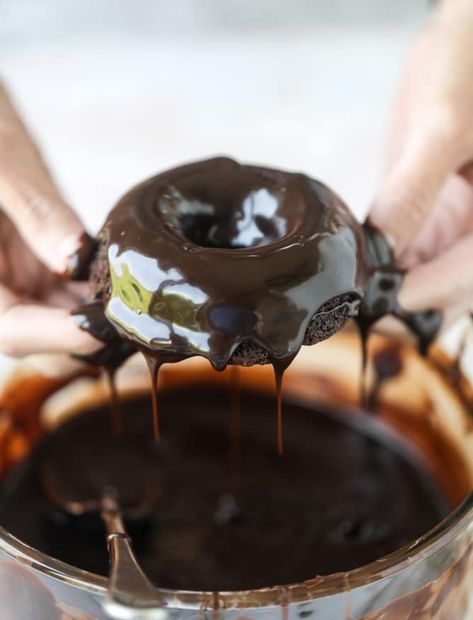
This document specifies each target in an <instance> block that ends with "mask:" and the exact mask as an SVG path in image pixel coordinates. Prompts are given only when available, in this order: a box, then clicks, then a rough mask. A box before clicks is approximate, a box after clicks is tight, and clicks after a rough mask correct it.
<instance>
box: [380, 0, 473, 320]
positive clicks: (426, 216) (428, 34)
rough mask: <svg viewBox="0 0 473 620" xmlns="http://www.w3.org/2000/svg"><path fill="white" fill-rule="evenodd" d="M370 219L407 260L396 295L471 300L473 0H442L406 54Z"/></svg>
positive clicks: (446, 302)
mask: <svg viewBox="0 0 473 620" xmlns="http://www.w3.org/2000/svg"><path fill="white" fill-rule="evenodd" d="M389 146H390V152H389V157H388V166H387V169H386V173H385V176H384V179H383V181H382V184H381V187H380V189H379V192H378V193H377V196H376V197H375V200H374V204H373V207H372V210H371V213H370V221H371V222H372V223H374V224H375V225H376V226H378V228H380V229H381V230H382V231H383V232H384V233H385V234H386V235H387V236H388V238H389V239H390V240H391V241H392V243H393V245H394V249H395V253H396V256H397V259H398V261H399V263H400V264H401V265H403V266H405V267H406V268H408V273H407V276H406V278H405V281H404V285H403V288H402V289H401V293H400V303H401V305H402V306H403V307H404V308H406V309H408V310H424V309H428V308H437V309H442V310H444V311H445V312H446V314H447V315H450V318H454V317H455V316H457V315H458V314H460V313H461V312H464V311H466V310H470V309H471V308H472V307H473V2H471V0H444V1H443V2H442V3H441V4H440V6H439V9H438V10H437V13H436V15H434V17H433V19H432V22H431V23H430V24H429V25H428V27H427V28H426V30H425V31H424V32H423V33H422V34H421V36H420V37H419V39H418V40H417V41H416V43H415V45H414V47H413V49H412V51H411V54H410V56H409V58H408V62H407V66H406V70H405V72H404V77H403V81H402V87H401V90H400V93H399V97H398V100H397V103H396V105H395V110H394V123H393V127H392V131H391V136H390V143H389Z"/></svg>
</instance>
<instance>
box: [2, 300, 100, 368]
mask: <svg viewBox="0 0 473 620" xmlns="http://www.w3.org/2000/svg"><path fill="white" fill-rule="evenodd" d="M102 346H103V344H102V343H100V342H99V341H98V340H95V338H93V337H92V336H90V334H88V333H86V332H84V331H82V330H81V329H79V328H78V327H77V325H76V323H75V321H74V319H73V317H71V315H70V314H69V312H68V311H67V310H63V309H62V308H48V307H46V306H39V305H26V304H19V305H12V306H10V307H9V308H8V309H6V310H4V312H2V313H1V314H0V352H1V353H3V354H4V355H10V356H13V357H21V356H24V355H30V354H32V353H76V354H88V353H94V352H96V351H98V350H99V349H100V348H101V347H102Z"/></svg>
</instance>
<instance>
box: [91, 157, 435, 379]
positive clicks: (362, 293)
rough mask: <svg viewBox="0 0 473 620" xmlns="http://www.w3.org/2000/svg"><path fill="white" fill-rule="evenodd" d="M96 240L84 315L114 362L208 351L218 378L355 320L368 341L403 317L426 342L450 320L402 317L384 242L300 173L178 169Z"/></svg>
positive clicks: (134, 199) (196, 166)
mask: <svg viewBox="0 0 473 620" xmlns="http://www.w3.org/2000/svg"><path fill="white" fill-rule="evenodd" d="M99 241H100V246H99V251H98V254H97V257H96V259H95V261H94V263H93V265H92V275H91V282H92V287H93V291H94V295H95V301H94V303H93V304H91V305H89V306H88V307H86V308H83V309H81V310H80V314H81V315H82V325H83V327H84V328H85V329H89V330H90V331H91V332H92V333H94V334H95V335H97V336H98V337H100V338H101V339H102V340H104V341H106V342H109V345H110V344H111V343H113V342H115V348H114V347H110V346H109V347H108V348H106V351H105V352H104V354H105V355H107V352H108V353H109V352H110V350H112V349H113V350H114V351H115V352H114V355H113V356H112V358H111V359H113V363H118V362H117V361H116V360H117V359H121V358H123V357H126V356H127V355H129V354H130V352H131V351H133V350H135V349H136V348H140V349H142V350H144V351H146V352H147V353H148V354H150V353H151V354H152V353H155V354H156V356H159V362H160V363H163V362H164V361H176V360H179V359H183V358H186V357H190V356H194V355H200V356H204V357H206V358H208V359H209V360H210V362H211V363H212V364H213V366H214V367H215V368H217V369H222V368H224V367H225V366H226V365H227V364H229V363H230V364H232V363H233V364H239V365H244V366H249V365H252V364H255V363H260V364H264V363H268V362H269V363H272V364H273V365H277V366H279V367H280V368H284V367H286V366H287V365H288V364H289V363H290V361H291V360H292V359H293V358H294V356H295V355H296V354H297V352H298V350H299V349H300V347H301V346H302V345H303V344H309V345H311V344H315V343H316V342H319V341H321V340H324V339H325V338H328V337H329V336H331V335H332V334H333V333H334V332H336V331H338V330H339V329H340V328H341V327H343V325H344V324H345V322H346V321H347V319H348V318H349V317H350V316H357V317H358V320H359V322H360V325H361V327H362V331H363V332H366V330H367V328H368V327H369V325H370V324H371V323H372V322H373V321H374V320H377V319H378V318H379V317H380V316H383V315H385V314H389V313H392V314H396V315H401V316H402V318H403V319H404V320H406V321H407V322H409V321H410V324H411V326H413V327H415V328H416V331H417V332H418V333H420V334H421V336H422V338H423V339H424V340H426V341H430V340H431V337H432V336H433V334H434V333H435V332H436V330H437V328H438V325H439V320H438V317H437V316H432V315H429V316H428V317H427V319H428V320H427V323H426V321H425V320H424V319H423V315H415V317H417V319H415V320H414V319H413V318H412V315H405V314H403V313H402V312H401V310H400V309H399V307H398V305H397V302H396V294H397V290H398V288H399V286H400V283H401V280H402V273H401V272H400V271H399V270H398V269H397V268H395V267H393V264H392V263H393V257H392V252H391V250H390V249H389V246H388V245H387V243H386V241H385V240H384V238H383V236H382V235H381V234H380V233H378V232H377V231H375V230H374V229H372V228H371V227H369V226H366V227H364V228H363V227H362V226H361V225H360V224H358V222H357V221H356V220H355V219H354V217H353V216H352V215H351V213H350V211H349V210H348V208H347V207H346V206H345V205H344V203H343V202H342V201H341V199H340V198H339V197H338V196H337V195H336V194H334V193H333V192H332V191H331V190H330V189H328V188H327V187H326V186H324V185H323V184H322V183H320V182H318V181H315V180H313V179H311V178H309V177H307V176H305V175H303V174H299V173H291V172H283V171H280V170H273V169H270V168H262V167H257V166H248V165H241V164H238V163H237V162H235V161H233V160H231V159H227V158H216V159H211V160H207V161H202V162H197V163H192V164H188V165H185V166H181V167H179V168H175V169H173V170H170V171H168V172H164V173H162V174H159V175H157V176H155V177H153V178H151V179H149V180H146V181H144V182H143V183H141V184H140V185H137V186H136V187H134V188H133V189H132V190H131V191H130V192H128V193H127V194H126V195H125V196H124V197H123V198H122V199H121V200H120V201H119V203H118V204H117V205H116V207H115V208H114V209H113V210H112V211H111V212H110V214H109V216H108V217H107V220H106V222H105V224H104V227H103V229H102V231H101V232H100V235H99ZM103 312H105V316H106V318H107V321H106V322H104V320H103ZM419 316H420V318H419ZM110 325H112V326H113V329H112V330H110ZM115 330H116V331H115ZM424 332H425V333H424ZM116 333H118V335H119V336H120V344H119V345H117V343H116V341H117V338H116ZM117 347H119V349H120V350H119V351H118V352H117ZM109 357H110V356H109ZM108 363H110V359H109V361H108Z"/></svg>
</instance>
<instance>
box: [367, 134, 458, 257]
mask: <svg viewBox="0 0 473 620" xmlns="http://www.w3.org/2000/svg"><path fill="white" fill-rule="evenodd" d="M427 127H428V126H424V128H423V129H419V130H418V131H416V132H415V133H414V135H412V137H411V138H410V139H409V140H408V142H407V144H406V146H405V147H404V149H403V150H402V151H401V153H400V156H399V157H398V159H397V160H396V162H395V163H394V165H393V166H392V168H391V170H390V171H389V172H388V174H387V176H386V178H385V179H384V181H383V183H382V185H381V188H380V190H379V192H378V194H377V196H376V197H375V200H374V203H373V207H372V209H371V212H370V215H369V219H370V221H371V222H372V223H373V224H374V225H375V226H377V227H378V228H379V229H381V230H382V231H383V232H384V233H385V234H386V236H387V237H388V238H389V239H390V241H391V243H392V244H393V246H394V250H395V253H396V256H397V257H398V258H399V257H402V255H403V253H404V252H405V251H406V250H407V249H408V248H409V246H410V245H411V243H412V242H413V240H414V238H415V237H416V235H417V233H418V232H419V230H420V228H421V227H422V225H423V224H424V223H425V220H426V218H427V217H428V216H429V214H430V212H431V210H432V209H433V205H434V202H435V198H436V197H437V195H438V194H439V192H440V190H441V189H442V187H443V185H444V183H445V181H446V179H447V177H448V175H449V174H450V173H452V172H454V171H455V170H457V169H458V168H459V167H460V165H461V163H462V157H461V152H460V151H459V149H458V146H457V141H456V140H454V139H450V137H449V133H448V132H442V131H439V130H438V129H435V130H433V131H429V130H428V129H427Z"/></svg>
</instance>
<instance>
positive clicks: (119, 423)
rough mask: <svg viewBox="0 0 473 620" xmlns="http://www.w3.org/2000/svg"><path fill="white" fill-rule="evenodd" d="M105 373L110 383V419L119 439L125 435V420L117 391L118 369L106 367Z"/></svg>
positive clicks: (114, 432)
mask: <svg viewBox="0 0 473 620" xmlns="http://www.w3.org/2000/svg"><path fill="white" fill-rule="evenodd" d="M104 372H105V375H106V377H107V379H108V385H109V387H110V419H111V422H112V430H113V434H114V435H115V437H116V438H117V439H120V438H122V437H123V420H122V415H121V411H120V402H119V398H118V392H117V384H116V380H115V372H116V370H115V369H113V368H110V367H109V366H105V367H104Z"/></svg>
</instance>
